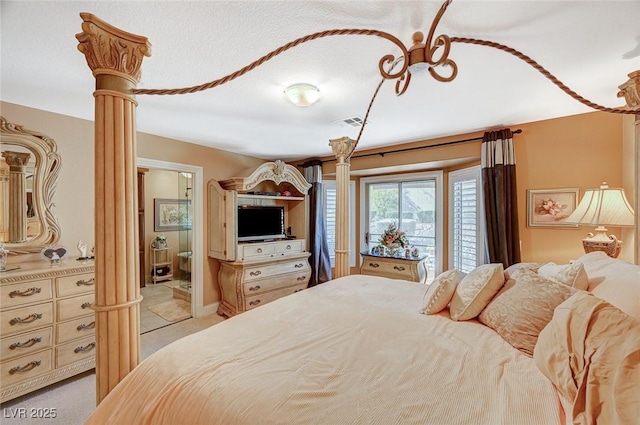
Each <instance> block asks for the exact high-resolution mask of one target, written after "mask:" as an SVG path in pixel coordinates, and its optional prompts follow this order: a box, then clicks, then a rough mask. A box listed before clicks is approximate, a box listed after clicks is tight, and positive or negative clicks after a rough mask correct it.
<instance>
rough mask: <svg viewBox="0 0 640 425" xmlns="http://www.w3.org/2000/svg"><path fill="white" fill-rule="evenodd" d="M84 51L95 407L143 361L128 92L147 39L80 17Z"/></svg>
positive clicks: (147, 45) (133, 131) (132, 106)
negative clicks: (90, 114)
mask: <svg viewBox="0 0 640 425" xmlns="http://www.w3.org/2000/svg"><path fill="white" fill-rule="evenodd" d="M80 16H81V18H82V20H83V21H84V22H83V23H82V30H83V32H82V33H80V34H77V35H76V38H77V39H78V41H79V44H78V50H80V52H82V53H83V54H84V55H85V57H86V60H87V64H88V65H89V68H91V70H92V71H93V75H94V76H95V78H96V90H95V92H94V93H93V96H94V97H95V206H94V208H95V224H94V226H95V247H96V252H95V279H96V298H95V304H94V306H93V309H94V310H95V312H96V342H97V350H96V401H97V403H100V401H102V399H104V397H105V396H106V395H107V394H108V393H109V392H110V391H111V390H112V389H113V388H114V387H115V386H116V384H118V382H120V381H121V380H122V379H123V378H124V377H125V376H126V375H127V374H128V373H129V372H130V371H131V370H132V369H133V368H134V367H136V366H137V365H138V363H139V362H140V306H139V303H140V301H141V300H142V298H141V297H140V288H139V284H138V270H139V269H138V268H139V267H140V265H139V264H138V259H137V252H138V241H137V237H138V223H137V216H138V207H137V202H138V201H137V175H136V156H137V154H136V121H135V108H136V106H137V102H136V101H135V98H134V96H133V95H132V94H130V93H131V92H130V90H131V89H133V88H135V87H136V86H137V84H138V82H139V81H140V67H141V65H142V59H143V57H144V56H150V55H151V44H150V43H149V41H148V40H147V38H146V37H141V36H138V35H134V34H130V33H127V32H124V31H122V30H120V29H118V28H115V27H113V26H111V25H109V24H107V23H106V22H103V21H101V20H100V19H98V18H96V17H95V16H93V15H91V14H89V13H81V14H80Z"/></svg>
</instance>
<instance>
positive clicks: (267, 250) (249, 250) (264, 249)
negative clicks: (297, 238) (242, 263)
mask: <svg viewBox="0 0 640 425" xmlns="http://www.w3.org/2000/svg"><path fill="white" fill-rule="evenodd" d="M275 252H276V250H275V246H274V244H272V243H251V244H244V245H238V258H240V259H246V258H252V257H254V258H255V257H264V256H269V255H273V254H275Z"/></svg>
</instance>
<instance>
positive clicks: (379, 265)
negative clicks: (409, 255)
mask: <svg viewBox="0 0 640 425" xmlns="http://www.w3.org/2000/svg"><path fill="white" fill-rule="evenodd" d="M412 267H415V266H414V265H412V264H411V263H406V264H405V263H402V262H400V261H397V262H392V261H385V260H378V259H373V258H365V259H364V262H363V263H362V273H363V274H372V275H381V276H382V275H384V276H388V277H391V278H393V279H406V280H412V277H413V272H412V270H413V269H412Z"/></svg>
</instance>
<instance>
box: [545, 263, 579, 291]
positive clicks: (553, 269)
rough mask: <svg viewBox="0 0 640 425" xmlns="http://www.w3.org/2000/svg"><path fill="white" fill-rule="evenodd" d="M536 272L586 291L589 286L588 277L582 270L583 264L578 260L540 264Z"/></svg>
mask: <svg viewBox="0 0 640 425" xmlns="http://www.w3.org/2000/svg"><path fill="white" fill-rule="evenodd" d="M538 274H539V275H540V276H542V277H546V278H547V279H550V280H553V281H555V282H558V283H562V284H565V285H569V286H571V287H573V288H576V289H581V290H583V291H586V290H587V287H588V286H589V278H588V277H587V272H586V271H585V270H584V264H582V263H581V262H579V261H574V262H572V263H569V264H556V263H546V264H543V265H542V266H540V268H539V269H538Z"/></svg>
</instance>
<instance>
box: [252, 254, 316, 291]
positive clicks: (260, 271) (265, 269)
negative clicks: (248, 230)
mask: <svg viewBox="0 0 640 425" xmlns="http://www.w3.org/2000/svg"><path fill="white" fill-rule="evenodd" d="M309 270H311V266H309V261H308V260H307V259H306V258H301V259H299V260H296V261H287V262H281V263H273V264H262V265H259V266H254V267H247V268H246V269H245V270H244V276H243V282H251V281H253V280H258V279H264V278H266V277H271V276H276V275H281V274H287V273H298V272H308V271H309ZM280 286H282V285H280Z"/></svg>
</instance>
